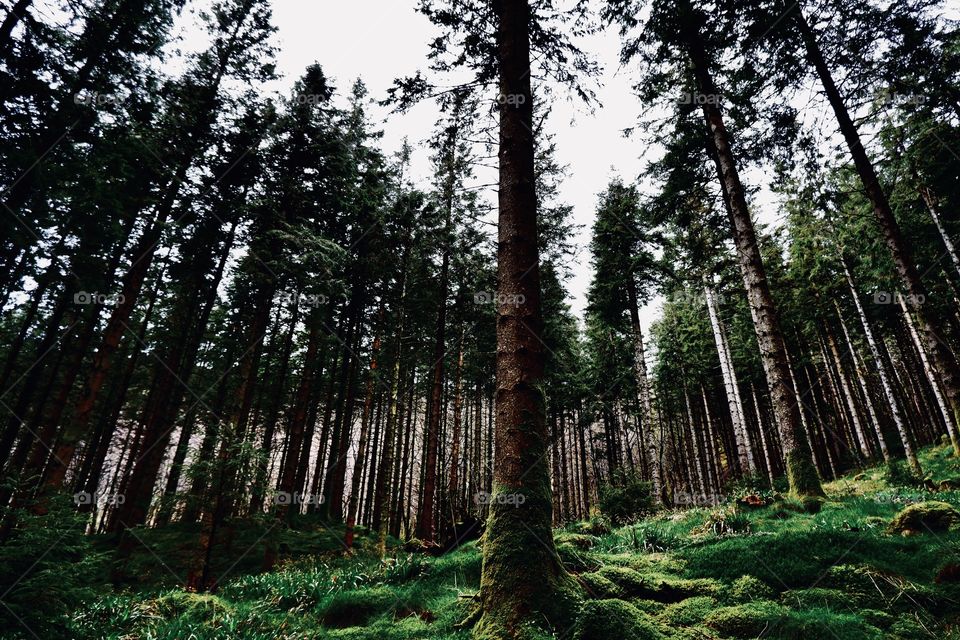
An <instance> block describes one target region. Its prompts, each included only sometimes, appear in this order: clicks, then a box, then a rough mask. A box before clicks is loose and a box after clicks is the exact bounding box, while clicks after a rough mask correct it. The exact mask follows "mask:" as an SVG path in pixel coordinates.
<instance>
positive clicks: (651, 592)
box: [599, 566, 723, 602]
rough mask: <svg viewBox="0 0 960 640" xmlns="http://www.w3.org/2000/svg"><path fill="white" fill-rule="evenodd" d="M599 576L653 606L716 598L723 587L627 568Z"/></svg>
mask: <svg viewBox="0 0 960 640" xmlns="http://www.w3.org/2000/svg"><path fill="white" fill-rule="evenodd" d="M599 575H601V576H602V577H604V578H606V579H607V580H609V581H611V582H613V583H614V584H616V585H617V586H618V587H620V589H622V591H623V593H625V594H626V595H627V596H629V597H632V598H644V599H646V600H654V601H656V602H680V601H681V600H685V599H687V598H691V597H693V596H702V595H713V596H716V595H719V594H720V593H721V592H722V590H723V586H722V585H721V584H720V583H719V582H717V581H716V580H711V579H697V580H690V579H684V578H678V577H676V576H670V575H664V574H656V573H653V574H641V573H640V572H639V571H635V570H633V569H630V568H628V567H615V566H606V567H603V568H602V569H600V571H599Z"/></svg>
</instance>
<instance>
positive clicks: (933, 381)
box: [897, 293, 960, 456]
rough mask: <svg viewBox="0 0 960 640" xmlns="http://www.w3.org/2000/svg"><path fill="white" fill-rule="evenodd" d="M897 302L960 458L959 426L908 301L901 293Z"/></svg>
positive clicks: (955, 451)
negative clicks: (912, 315)
mask: <svg viewBox="0 0 960 640" xmlns="http://www.w3.org/2000/svg"><path fill="white" fill-rule="evenodd" d="M897 302H899V303H900V310H901V311H903V318H904V320H905V321H906V325H907V328H908V329H909V330H910V337H911V338H912V339H913V344H914V346H915V347H916V348H917V353H919V354H920V362H921V363H922V364H923V372H924V374H925V375H926V377H927V382H929V383H930V389H931V390H932V391H933V396H934V398H935V399H936V401H937V407H938V408H939V409H940V415H941V416H942V417H943V421H944V423H945V424H946V427H947V434H948V435H949V436H950V443H951V444H952V445H953V453H954V455H956V456H960V438H958V437H957V425H956V423H955V422H954V420H953V418H954V416H953V414H952V413H951V412H950V409H949V407H948V406H947V401H946V399H945V398H944V397H943V393H942V392H941V391H940V383H939V380H938V379H937V374H936V371H934V369H933V367H932V366H931V365H930V360H929V359H928V358H927V351H926V349H925V348H924V346H923V343H922V342H921V341H920V336H919V335H918V334H917V328H916V326H914V323H913V318H912V317H911V316H910V309H909V308H908V307H907V303H906V301H905V300H904V299H903V296H902V295H900V294H899V293H898V294H897Z"/></svg>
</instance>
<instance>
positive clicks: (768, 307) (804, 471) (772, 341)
mask: <svg viewBox="0 0 960 640" xmlns="http://www.w3.org/2000/svg"><path fill="white" fill-rule="evenodd" d="M681 13H684V14H686V15H682V16H681V20H683V24H684V27H683V32H684V33H683V35H684V37H685V39H686V41H687V45H688V47H689V54H690V59H691V62H692V63H693V73H694V76H695V77H696V82H697V89H698V91H699V92H700V93H701V94H706V95H710V96H715V95H717V94H718V91H717V88H716V86H715V85H714V82H713V78H712V77H711V75H710V70H709V68H708V64H707V60H708V58H707V55H706V52H705V51H704V48H703V41H702V39H701V36H700V33H699V30H698V29H699V21H700V19H701V16H698V15H694V14H693V11H692V8H691V7H690V4H689V1H688V0H684V2H683V4H682V11H681ZM703 113H704V116H705V118H706V121H707V124H708V127H709V131H710V137H711V142H712V145H713V150H714V152H715V155H714V160H715V162H716V164H717V168H718V172H719V173H720V175H721V177H722V184H723V186H724V190H725V195H726V202H727V205H728V206H727V212H728V214H729V217H730V223H731V226H732V228H733V232H734V233H733V239H734V244H735V245H736V248H737V257H738V261H739V264H740V270H741V274H742V276H743V283H744V288H745V289H746V291H747V299H748V302H749V304H750V314H751V316H752V317H753V325H754V329H755V330H756V333H757V342H758V344H759V346H760V355H761V360H762V361H763V368H764V371H765V373H766V377H767V387H768V389H769V390H770V397H771V401H772V403H773V410H774V415H775V422H776V423H777V426H778V428H779V429H780V441H781V443H782V446H783V453H784V457H785V458H786V470H787V479H788V481H789V485H790V491H791V492H792V493H793V494H795V495H799V496H821V495H823V488H822V487H821V485H820V478H819V477H818V475H817V470H816V468H815V467H814V464H813V460H812V457H811V453H810V448H809V447H808V446H807V443H806V440H805V439H804V434H803V426H802V424H801V422H800V411H799V407H798V405H797V396H796V391H795V390H794V388H793V385H792V384H791V382H790V371H789V367H788V366H787V356H786V354H787V348H786V344H785V343H784V340H783V333H782V331H781V329H780V320H779V318H778V313H777V308H776V305H775V304H774V301H773V295H772V294H771V292H770V285H769V283H768V282H767V277H766V273H765V272H764V267H763V261H762V259H761V256H760V246H759V244H758V242H757V238H756V233H755V231H754V228H753V222H752V221H751V219H750V211H749V209H748V208H747V201H746V193H745V191H744V188H743V184H742V183H741V182H740V176H739V173H738V171H737V166H736V160H735V158H734V154H733V151H732V148H731V145H730V140H729V135H728V133H727V130H726V127H725V126H724V123H723V117H722V115H721V112H720V106H719V104H718V103H717V102H716V101H714V100H706V101H704V104H703Z"/></svg>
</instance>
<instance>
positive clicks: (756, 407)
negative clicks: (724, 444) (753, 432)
mask: <svg viewBox="0 0 960 640" xmlns="http://www.w3.org/2000/svg"><path fill="white" fill-rule="evenodd" d="M791 382H792V377H791ZM750 394H751V396H752V397H753V411H754V413H755V414H756V415H757V430H758V431H759V432H760V446H761V448H762V449H763V461H764V463H765V464H766V465H767V479H768V480H769V481H770V487H771V488H772V487H773V458H772V457H771V456H770V447H769V445H768V443H767V435H766V429H764V427H763V415H761V413H760V399H759V398H758V397H757V388H756V386H754V384H753V383H752V382H751V383H750ZM804 432H806V430H804Z"/></svg>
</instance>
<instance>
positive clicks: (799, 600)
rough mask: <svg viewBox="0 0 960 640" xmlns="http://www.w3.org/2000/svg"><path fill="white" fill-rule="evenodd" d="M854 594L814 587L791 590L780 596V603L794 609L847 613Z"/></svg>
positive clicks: (853, 599)
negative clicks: (828, 610) (817, 609)
mask: <svg viewBox="0 0 960 640" xmlns="http://www.w3.org/2000/svg"><path fill="white" fill-rule="evenodd" d="M855 601H856V598H855V597H854V594H851V593H850V592H848V591H840V590H839V589H826V588H823V587H814V588H811V589H793V590H790V591H786V592H784V593H783V595H782V596H781V602H783V604H785V605H786V606H788V607H793V608H794V609H815V608H822V609H832V610H835V611H849V610H850V609H851V607H852V605H853V604H854V603H855Z"/></svg>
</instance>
